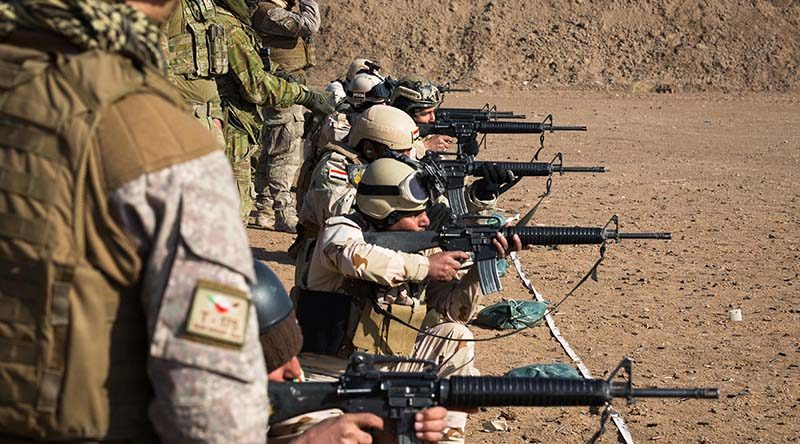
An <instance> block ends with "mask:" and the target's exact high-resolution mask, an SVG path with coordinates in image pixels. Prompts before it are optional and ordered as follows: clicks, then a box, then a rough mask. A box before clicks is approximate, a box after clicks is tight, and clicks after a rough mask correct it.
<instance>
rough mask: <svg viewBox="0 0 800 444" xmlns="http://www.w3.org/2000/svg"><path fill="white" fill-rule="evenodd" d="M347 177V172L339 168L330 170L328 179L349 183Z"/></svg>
mask: <svg viewBox="0 0 800 444" xmlns="http://www.w3.org/2000/svg"><path fill="white" fill-rule="evenodd" d="M347 177H348V176H347V171H345V170H342V169H339V168H331V169H329V170H328V179H331V180H338V181H340V182H347Z"/></svg>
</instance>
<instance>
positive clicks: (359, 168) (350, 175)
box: [347, 163, 368, 188]
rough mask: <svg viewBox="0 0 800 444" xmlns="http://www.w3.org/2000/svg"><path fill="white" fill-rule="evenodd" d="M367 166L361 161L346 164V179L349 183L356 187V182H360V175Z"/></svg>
mask: <svg viewBox="0 0 800 444" xmlns="http://www.w3.org/2000/svg"><path fill="white" fill-rule="evenodd" d="M367 166H368V165H366V164H363V163H359V164H355V165H347V181H348V182H350V185H352V186H354V187H356V188H358V184H359V183H361V176H363V175H364V171H366V170H367Z"/></svg>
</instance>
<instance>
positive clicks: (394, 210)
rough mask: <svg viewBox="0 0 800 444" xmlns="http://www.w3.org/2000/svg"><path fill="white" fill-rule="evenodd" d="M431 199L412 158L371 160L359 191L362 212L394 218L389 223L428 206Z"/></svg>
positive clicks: (375, 216)
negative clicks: (406, 160) (413, 165)
mask: <svg viewBox="0 0 800 444" xmlns="http://www.w3.org/2000/svg"><path fill="white" fill-rule="evenodd" d="M428 200H429V199H428V190H427V189H426V188H425V186H424V183H423V181H422V180H421V177H420V174H419V171H418V170H417V169H415V168H414V167H412V166H411V165H409V163H408V162H403V161H400V160H398V159H392V158H389V157H384V158H381V159H378V160H376V161H374V162H372V163H371V164H369V166H368V167H367V169H366V171H364V175H363V176H361V182H359V184H358V189H357V192H356V206H357V207H358V210H359V212H361V214H363V215H365V216H368V217H370V218H372V219H376V220H381V221H383V220H387V219H390V220H387V224H392V223H394V222H396V221H397V219H399V218H400V217H402V216H403V215H404V213H413V212H418V211H421V210H424V209H425V208H426V206H427V204H428ZM390 216H391V217H390Z"/></svg>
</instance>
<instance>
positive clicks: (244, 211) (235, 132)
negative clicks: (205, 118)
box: [224, 125, 258, 224]
mask: <svg viewBox="0 0 800 444" xmlns="http://www.w3.org/2000/svg"><path fill="white" fill-rule="evenodd" d="M224 134H225V156H226V157H227V158H228V161H229V162H230V163H231V168H233V177H234V179H235V180H236V188H237V190H238V191H239V205H240V207H239V208H240V212H239V215H240V217H241V219H242V223H244V224H247V222H248V219H249V217H250V211H251V210H252V209H253V198H254V194H255V193H254V190H253V173H252V166H251V165H250V160H251V157H252V156H253V154H254V153H255V152H256V150H257V149H258V145H255V144H253V143H252V142H251V141H250V136H249V135H248V134H247V133H246V132H244V131H242V130H240V129H238V128H236V127H235V126H233V125H227V126H225V131H224Z"/></svg>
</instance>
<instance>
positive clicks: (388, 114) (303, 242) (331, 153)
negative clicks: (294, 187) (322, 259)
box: [289, 105, 419, 287]
mask: <svg viewBox="0 0 800 444" xmlns="http://www.w3.org/2000/svg"><path fill="white" fill-rule="evenodd" d="M418 134H419V129H418V128H417V125H416V124H415V123H414V121H413V120H411V118H410V117H408V115H406V114H405V113H403V112H402V111H400V110H398V109H396V108H392V107H390V106H385V105H376V106H373V107H371V108H369V109H368V110H367V111H366V112H364V113H363V114H361V115H360V116H359V117H358V118H357V119H356V120H355V122H354V123H353V130H352V131H351V132H350V136H349V138H348V140H347V143H344V142H333V143H329V144H328V145H326V146H325V147H324V150H323V151H322V152H321V153H320V160H319V162H318V163H317V164H316V166H315V168H314V169H313V171H312V172H311V173H310V174H309V175H308V177H309V178H310V180H309V183H308V184H307V185H305V186H303V185H302V183H298V191H300V189H301V188H303V189H304V190H305V191H303V195H304V198H303V206H302V207H301V208H300V215H299V216H300V234H299V235H298V236H297V239H296V240H295V243H294V245H292V248H291V249H290V250H289V252H290V255H291V256H292V257H293V258H295V259H296V268H295V277H296V279H295V285H298V286H301V287H303V286H304V284H303V276H304V275H305V270H306V269H307V265H308V261H307V257H306V256H307V254H308V253H310V251H308V250H307V247H308V246H309V245H310V241H311V239H313V238H315V237H316V235H317V232H318V231H319V229H320V227H322V225H323V224H324V223H325V221H326V220H327V219H328V218H330V217H333V216H340V215H344V214H348V213H350V211H351V209H352V205H353V202H354V199H355V195H356V189H355V185H354V182H355V180H356V177H352V178H351V177H350V175H349V174H348V171H352V170H353V168H352V167H353V166H355V165H363V164H367V163H369V162H371V161H373V160H375V159H377V158H378V157H380V155H381V154H382V153H383V152H384V151H385V150H393V151H397V152H399V153H404V154H407V155H410V153H411V152H412V149H413V147H414V144H415V143H416V140H417V137H418Z"/></svg>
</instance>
